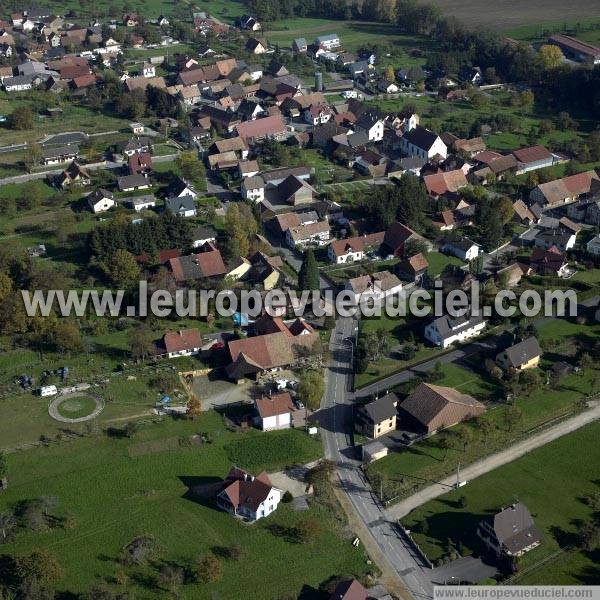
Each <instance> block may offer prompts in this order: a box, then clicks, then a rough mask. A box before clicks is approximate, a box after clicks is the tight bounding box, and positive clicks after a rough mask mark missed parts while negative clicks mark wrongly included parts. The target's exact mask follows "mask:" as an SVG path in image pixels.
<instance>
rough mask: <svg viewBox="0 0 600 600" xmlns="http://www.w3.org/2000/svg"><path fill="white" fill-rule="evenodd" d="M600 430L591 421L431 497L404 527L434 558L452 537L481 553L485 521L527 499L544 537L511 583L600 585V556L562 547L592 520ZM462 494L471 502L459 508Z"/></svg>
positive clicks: (409, 517) (597, 424) (441, 551)
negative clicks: (587, 500) (587, 498)
mask: <svg viewBox="0 0 600 600" xmlns="http://www.w3.org/2000/svg"><path fill="white" fill-rule="evenodd" d="M598 435H600V424H599V423H594V424H592V425H588V426H587V427H585V428H583V429H580V430H578V431H576V432H574V433H571V434H570V435H567V436H564V437H562V438H560V439H558V440H556V441H554V442H552V443H550V444H548V445H547V446H544V447H542V448H539V449H537V450H534V451H533V452H531V453H530V454H528V455H526V456H524V457H522V458H520V459H517V460H515V461H514V462H512V463H510V464H508V465H505V466H503V467H500V468H499V469H496V470H494V471H492V472H490V473H487V474H485V475H483V476H481V477H479V478H477V479H475V480H474V481H472V482H470V483H469V484H468V485H467V486H466V487H463V488H461V489H460V490H456V491H453V492H451V493H449V494H446V495H444V496H442V497H440V498H438V499H436V500H432V501H431V502H428V503H427V504H425V505H424V506H421V507H419V508H418V509H416V510H414V511H413V512H412V513H410V515H408V516H407V517H406V518H405V519H403V524H404V525H405V526H407V527H409V528H410V529H411V530H412V531H413V535H414V537H415V540H416V541H417V543H418V544H419V545H420V546H421V548H422V549H423V550H424V551H425V553H426V554H427V556H428V557H429V558H430V560H437V559H439V558H441V557H442V556H444V555H445V554H446V552H447V550H446V547H447V540H448V539H449V540H451V542H452V543H453V544H454V545H455V546H457V545H459V544H461V545H462V547H463V552H466V553H470V552H475V553H477V552H478V551H480V550H481V546H480V543H479V541H478V538H477V537H476V534H475V530H476V527H477V524H478V523H479V521H480V520H481V519H482V518H483V517H484V516H487V515H490V514H493V513H495V512H496V511H498V510H500V509H501V508H502V507H505V506H508V505H509V504H511V503H513V502H515V501H521V502H523V503H525V505H526V506H527V507H528V508H529V510H530V511H531V513H532V515H533V517H534V520H535V523H536V526H537V527H538V528H539V529H540V530H541V531H542V534H543V536H544V538H543V542H542V544H541V545H540V546H539V547H538V548H536V549H535V550H532V551H531V552H529V553H528V554H526V555H525V556H524V557H523V558H522V559H521V565H522V568H521V571H520V573H519V574H517V576H516V578H515V579H514V580H512V581H511V583H514V584H519V585H535V584H544V585H557V584H567V585H568V584H571V585H574V584H576V585H582V584H586V585H591V584H596V585H597V584H598V583H600V573H599V572H598V568H597V565H598V555H597V553H584V552H582V551H579V550H577V549H573V550H571V551H567V552H564V553H560V552H559V551H560V549H561V548H562V549H565V548H567V547H569V546H571V545H572V544H574V542H575V541H576V535H577V533H578V531H579V529H580V523H581V522H582V521H585V520H588V519H589V518H590V517H591V510H590V507H588V506H586V505H585V504H584V503H583V502H582V496H584V495H586V494H589V493H591V492H594V491H598V478H597V476H598V473H597V469H596V466H597V464H598V461H600V447H599V446H598V443H597V440H598ZM582 457H585V459H584V460H582ZM463 496H464V497H465V499H466V505H465V506H464V508H460V505H459V504H458V499H459V498H460V497H463ZM424 523H427V526H426V527H423V524H424ZM425 531H426V532H427V533H424V532H425ZM552 554H556V556H555V557H554V559H552V560H550V561H549V562H546V563H545V564H543V566H542V565H540V566H539V567H536V564H537V563H540V561H542V560H545V559H546V558H547V557H550V556H551V555H552Z"/></svg>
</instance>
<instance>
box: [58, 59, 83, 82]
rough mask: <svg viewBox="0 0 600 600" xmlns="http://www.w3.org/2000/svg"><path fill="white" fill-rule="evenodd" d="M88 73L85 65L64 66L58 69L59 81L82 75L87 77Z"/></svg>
mask: <svg viewBox="0 0 600 600" xmlns="http://www.w3.org/2000/svg"><path fill="white" fill-rule="evenodd" d="M89 72H90V66H89V65H88V64H87V62H86V63H85V64H71V65H67V66H64V67H62V68H61V69H60V78H61V79H75V78H76V77H81V76H82V75H88V74H89Z"/></svg>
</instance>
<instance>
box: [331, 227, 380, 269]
mask: <svg viewBox="0 0 600 600" xmlns="http://www.w3.org/2000/svg"><path fill="white" fill-rule="evenodd" d="M384 237H385V232H384V231H379V232H377V233H371V234H369V235H361V236H357V237H352V238H346V239H343V240H335V241H333V242H331V244H330V245H329V247H328V248H327V256H328V258H329V260H331V261H332V262H334V263H336V264H338V265H341V264H345V263H352V262H356V261H359V260H363V259H364V258H365V256H366V255H367V254H368V253H369V252H370V251H375V250H378V249H379V247H380V246H381V244H382V243H383V239H384Z"/></svg>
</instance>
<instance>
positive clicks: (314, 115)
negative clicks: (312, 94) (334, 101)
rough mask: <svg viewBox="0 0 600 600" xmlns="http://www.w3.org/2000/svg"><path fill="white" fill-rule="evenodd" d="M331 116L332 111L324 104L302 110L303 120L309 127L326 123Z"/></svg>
mask: <svg viewBox="0 0 600 600" xmlns="http://www.w3.org/2000/svg"><path fill="white" fill-rule="evenodd" d="M332 116H333V110H332V109H331V108H329V106H327V105H324V104H321V105H317V104H313V105H312V106H309V107H308V108H307V109H305V110H304V120H305V121H306V122H307V123H310V124H311V125H320V124H322V123H328V122H329V121H330V120H331V118H332Z"/></svg>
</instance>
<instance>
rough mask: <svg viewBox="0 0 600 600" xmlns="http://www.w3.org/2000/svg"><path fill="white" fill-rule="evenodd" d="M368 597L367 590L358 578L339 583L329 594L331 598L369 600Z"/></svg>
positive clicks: (332, 599)
mask: <svg viewBox="0 0 600 600" xmlns="http://www.w3.org/2000/svg"><path fill="white" fill-rule="evenodd" d="M367 598H368V594H367V590H366V589H365V588H364V586H363V585H362V584H361V583H360V581H357V580H356V579H350V580H349V581H342V582H341V583H338V584H337V586H336V587H335V590H334V591H333V593H332V594H331V596H329V600H367Z"/></svg>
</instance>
